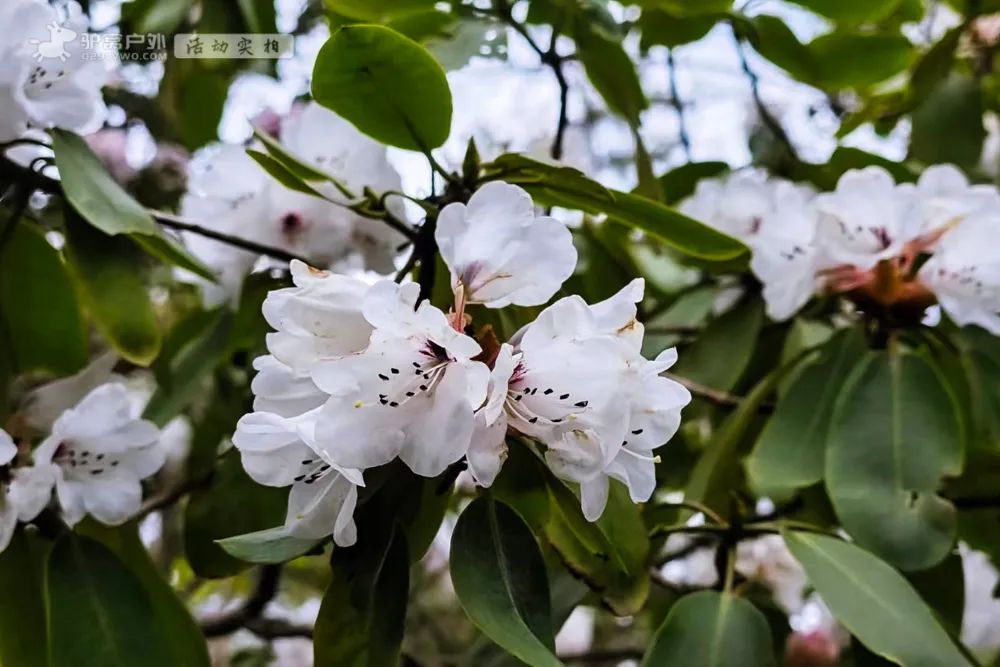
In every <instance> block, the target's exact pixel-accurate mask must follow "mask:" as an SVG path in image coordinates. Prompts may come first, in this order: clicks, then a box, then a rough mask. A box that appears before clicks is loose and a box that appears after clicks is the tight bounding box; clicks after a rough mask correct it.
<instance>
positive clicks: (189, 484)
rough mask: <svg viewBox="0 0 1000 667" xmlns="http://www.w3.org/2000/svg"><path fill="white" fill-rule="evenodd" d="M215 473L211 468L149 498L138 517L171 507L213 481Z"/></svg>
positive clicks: (140, 509)
mask: <svg viewBox="0 0 1000 667" xmlns="http://www.w3.org/2000/svg"><path fill="white" fill-rule="evenodd" d="M213 474H214V470H212V469H210V470H208V471H207V472H206V473H205V474H203V475H200V476H197V477H192V478H190V479H187V480H185V481H184V482H182V483H180V484H178V485H177V486H175V487H174V488H172V489H169V490H168V491H166V492H164V493H162V494H160V495H158V496H153V497H152V498H149V499H148V500H146V502H144V503H143V504H142V507H141V508H139V512H138V514H136V518H138V519H141V518H142V517H144V516H146V515H147V514H151V513H153V512H156V511H159V510H161V509H163V508H165V507H170V506H171V505H173V504H174V503H176V502H177V501H178V500H180V499H181V498H183V497H184V496H186V495H187V494H189V493H191V492H192V491H197V490H198V489H202V488H204V487H206V486H208V484H209V482H211V481H212V476H213Z"/></svg>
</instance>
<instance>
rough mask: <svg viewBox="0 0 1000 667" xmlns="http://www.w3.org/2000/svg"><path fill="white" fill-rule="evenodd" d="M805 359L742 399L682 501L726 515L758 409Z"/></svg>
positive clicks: (700, 461) (715, 437)
mask: <svg viewBox="0 0 1000 667" xmlns="http://www.w3.org/2000/svg"><path fill="white" fill-rule="evenodd" d="M808 358H809V356H808V355H799V356H797V357H795V358H794V359H792V360H790V361H788V362H786V363H785V364H784V365H783V366H781V367H780V368H778V369H777V370H776V371H774V372H772V373H771V374H770V375H767V376H765V377H764V378H763V379H762V380H761V381H760V382H758V383H757V385H756V386H755V387H754V388H753V389H752V390H751V391H750V393H749V394H747V395H746V396H744V397H743V399H742V400H741V401H740V404H739V407H737V408H736V410H734V411H733V413H732V414H731V415H729V417H728V418H726V420H725V421H724V422H722V425H721V426H719V427H718V430H717V431H716V433H715V434H714V435H713V437H712V440H711V441H710V442H709V443H708V445H707V447H706V448H705V451H704V452H703V453H702V455H701V457H700V458H699V459H698V463H697V464H696V465H695V468H694V470H693V471H692V472H691V477H690V479H689V480H688V485H687V488H686V489H685V491H684V497H685V498H686V499H689V500H695V501H698V502H701V503H704V504H706V505H708V506H709V507H711V508H712V509H714V510H716V511H717V512H720V513H722V514H728V513H729V511H730V508H731V506H730V502H729V500H730V493H731V492H732V490H733V489H735V488H738V486H739V483H740V482H741V481H742V480H741V475H742V458H743V457H744V456H745V455H746V453H747V450H748V449H749V448H750V446H751V444H752V441H751V440H750V439H749V438H748V437H747V434H748V432H751V430H752V428H753V426H754V424H755V423H756V422H757V419H758V411H759V410H760V407H761V405H762V404H763V403H764V401H765V400H767V398H768V397H769V396H771V394H772V393H773V392H774V390H775V388H776V387H777V386H778V384H779V383H780V382H781V381H782V379H783V378H784V377H786V376H787V374H788V373H790V372H792V371H794V370H795V368H796V367H797V365H798V364H799V363H802V362H803V361H804V360H805V359H808Z"/></svg>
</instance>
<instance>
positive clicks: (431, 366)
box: [313, 281, 490, 477]
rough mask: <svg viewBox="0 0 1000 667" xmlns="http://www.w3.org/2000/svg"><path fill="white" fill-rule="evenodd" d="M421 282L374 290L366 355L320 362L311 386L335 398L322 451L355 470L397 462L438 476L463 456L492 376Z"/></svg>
mask: <svg viewBox="0 0 1000 667" xmlns="http://www.w3.org/2000/svg"><path fill="white" fill-rule="evenodd" d="M418 293H419V288H418V286H417V285H415V284H412V283H411V284H407V285H402V286H400V285H396V284H395V283H392V282H389V281H383V282H380V283H377V284H375V285H374V286H373V287H372V288H371V290H370V291H369V292H368V294H367V296H366V297H365V300H364V304H363V307H362V309H363V312H364V315H365V319H367V320H368V322H369V323H370V324H371V325H372V326H373V327H374V331H373V333H372V336H371V342H370V343H369V346H368V348H367V349H365V351H364V352H361V353H358V354H354V355H351V356H347V357H343V358H340V359H334V360H329V361H323V362H321V363H320V364H319V365H318V367H317V368H316V370H315V371H314V372H313V380H314V381H315V382H316V385H317V386H318V387H319V388H320V389H322V390H323V391H325V392H327V393H329V394H331V398H330V400H329V401H328V402H327V403H326V405H324V406H323V408H322V413H321V415H320V418H319V421H318V423H317V426H316V440H317V448H318V449H319V450H320V451H322V452H324V454H325V455H327V456H329V457H330V459H331V460H334V461H337V462H339V463H340V464H341V465H344V466H348V467H351V468H360V469H365V468H371V467H375V466H379V465H382V464H385V463H388V462H389V461H391V460H392V459H394V458H396V457H397V456H398V457H399V458H400V459H401V460H402V461H403V462H404V463H405V464H406V465H408V466H409V467H410V469H411V470H413V471H414V472H415V473H417V474H418V475H423V476H426V477H434V476H436V475H439V474H441V473H442V472H444V470H445V468H447V467H448V465H449V464H451V463H454V462H455V461H457V460H458V459H460V458H461V457H462V456H464V455H465V453H466V451H467V450H468V448H469V443H470V441H471V438H472V431H473V424H474V415H473V413H474V411H475V410H476V409H477V408H479V407H480V406H481V405H482V404H483V401H485V400H486V391H487V386H488V384H489V375H490V371H489V369H488V368H487V367H486V365H485V364H482V363H480V362H478V361H473V357H475V356H477V355H478V354H480V352H481V349H480V347H479V344H478V343H476V341H474V340H473V339H472V338H470V337H468V336H466V335H464V334H461V333H459V332H457V331H455V330H454V329H452V328H451V326H450V324H449V322H448V318H447V317H446V316H445V314H444V313H443V312H441V311H440V310H439V309H437V308H435V307H434V306H432V305H431V304H430V303H428V302H426V301H425V302H423V303H421V304H420V307H419V308H416V309H414V307H415V305H416V302H417V296H418Z"/></svg>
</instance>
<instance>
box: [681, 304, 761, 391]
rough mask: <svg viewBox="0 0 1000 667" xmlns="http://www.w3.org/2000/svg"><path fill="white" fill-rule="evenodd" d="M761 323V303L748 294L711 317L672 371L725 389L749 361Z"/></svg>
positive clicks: (734, 382)
mask: <svg viewBox="0 0 1000 667" xmlns="http://www.w3.org/2000/svg"><path fill="white" fill-rule="evenodd" d="M763 326H764V305H763V303H762V302H761V300H760V298H759V297H757V296H756V295H751V296H748V297H746V298H744V299H743V300H741V301H740V302H739V303H737V304H736V305H735V306H733V307H732V308H730V309H729V310H728V311H726V312H725V313H723V314H722V315H720V316H719V317H717V318H715V319H714V320H712V321H711V322H710V323H709V324H708V326H707V327H705V329H704V331H702V333H701V335H700V336H699V337H698V339H697V341H695V342H694V343H693V344H692V345H690V346H689V347H687V348H686V349H685V350H684V352H683V354H681V355H680V359H679V360H678V362H677V366H676V367H675V369H674V370H675V372H676V373H677V374H678V375H680V376H682V377H686V378H689V379H691V380H693V381H695V382H698V383H700V384H703V385H705V386H708V387H712V388H713V389H718V390H719V391H729V390H730V389H732V388H733V387H734V386H735V385H736V383H737V382H738V381H739V379H740V378H741V377H742V376H743V373H744V371H745V370H746V368H747V366H748V365H749V364H750V358H751V357H752V356H753V353H754V350H755V349H756V347H757V338H758V336H759V335H760V331H761V328H762V327H763Z"/></svg>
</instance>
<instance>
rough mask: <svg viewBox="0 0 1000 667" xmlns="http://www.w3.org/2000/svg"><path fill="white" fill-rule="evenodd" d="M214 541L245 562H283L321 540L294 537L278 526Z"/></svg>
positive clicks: (302, 552) (295, 556) (301, 554)
mask: <svg viewBox="0 0 1000 667" xmlns="http://www.w3.org/2000/svg"><path fill="white" fill-rule="evenodd" d="M215 542H216V544H218V545H219V546H220V547H222V548H223V549H225V551H226V553H227V554H229V555H230V556H232V557H234V558H239V559H240V560H242V561H246V562H247V563H284V562H287V561H290V560H293V559H295V558H298V557H299V556H303V555H305V554H307V553H309V552H310V551H312V550H313V549H315V548H316V547H317V546H318V545H319V544H320V543H321V542H322V540H314V539H309V538H304V537H295V536H294V535H290V534H289V533H288V531H287V530H286V529H285V528H284V527H283V526H279V527H278V528H268V529H267V530H258V531H257V532H255V533H247V534H246V535H236V536H234V537H226V538H224V539H221V540H216V541H215Z"/></svg>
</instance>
